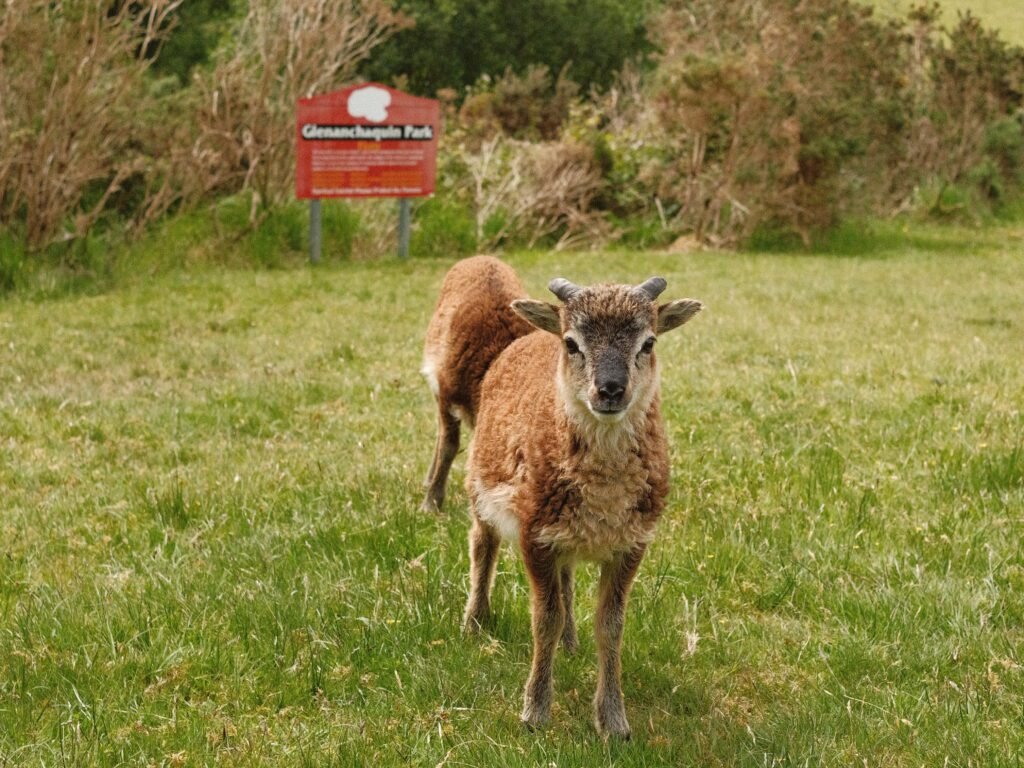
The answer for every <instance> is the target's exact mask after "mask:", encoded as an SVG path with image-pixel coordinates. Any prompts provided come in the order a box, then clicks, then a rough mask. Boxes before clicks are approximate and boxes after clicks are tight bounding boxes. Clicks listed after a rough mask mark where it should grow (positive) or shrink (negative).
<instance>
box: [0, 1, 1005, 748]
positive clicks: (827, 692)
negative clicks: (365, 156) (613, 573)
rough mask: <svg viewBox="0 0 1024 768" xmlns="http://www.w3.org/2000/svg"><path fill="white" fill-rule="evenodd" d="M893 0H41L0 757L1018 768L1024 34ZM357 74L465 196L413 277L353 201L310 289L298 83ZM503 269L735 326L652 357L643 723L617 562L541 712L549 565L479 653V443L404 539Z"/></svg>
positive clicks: (14, 409) (20, 209)
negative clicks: (458, 312) (598, 619)
mask: <svg viewBox="0 0 1024 768" xmlns="http://www.w3.org/2000/svg"><path fill="white" fill-rule="evenodd" d="M877 10H878V12H872V10H871V9H870V8H868V7H866V6H863V5H860V4H856V3H851V2H843V1H841V0H804V1H803V2H793V1H791V0H718V1H717V2H710V0H647V1H646V2H640V3H637V2H628V1H627V0H621V1H619V0H595V1H593V2H586V3H584V2H577V1H575V0H513V1H509V2H500V3H499V2H492V0H476V1H475V2H470V0H439V1H438V2H423V1H422V0H399V2H396V3H393V4H392V3H388V2H386V1H385V0H365V1H356V0H250V1H249V2H241V1H240V0H188V1H187V2H179V0H145V1H143V2H133V3H124V2H110V1H107V0H8V2H6V3H5V4H4V5H3V7H2V8H0V766H7V765H12V766H13V765H140V766H150V765H157V766H182V765H212V764H218V765H270V766H283V765H316V766H322V765H342V766H344V765H365V764H376V765H410V764H412V765H428V766H444V765H450V766H455V765H470V766H478V765H524V766H527V765H529V766H533V765H557V766H577V765H579V766H593V765H605V764H615V765H623V766H627V765H636V766H641V765H666V764H669V765H712V766H736V765H742V766H761V767H762V768H765V767H767V766H789V765H793V766H796V765H800V766H804V765H827V766H849V765H866V766H900V767H902V766H907V767H908V768H909V767H910V766H915V767H916V766H921V765H927V766H932V765H935V766H963V767H965V768H966V767H967V766H971V767H974V766H1019V765H1020V763H1021V761H1022V760H1024V672H1022V670H1024V667H1022V652H1024V633H1022V627H1024V601H1022V598H1021V595H1022V594H1024V555H1022V549H1021V546H1020V542H1021V535H1022V525H1024V440H1022V435H1024V415H1022V414H1024V409H1022V405H1024V368H1022V366H1021V365H1020V359H1021V356H1022V352H1024V347H1022V345H1021V341H1020V339H1021V329H1022V328H1024V301H1022V296H1024V268H1022V267H1024V261H1022V248H1024V225H1022V224H1021V221H1022V217H1024V205H1022V203H1021V192H1022V185H1024V127H1022V126H1024V122H1022V121H1024V113H1022V106H1024V52H1022V50H1021V48H1020V47H1019V45H1020V43H1022V42H1024V21H1022V19H1021V15H1020V11H1019V10H1017V9H1016V8H1015V7H1014V6H1013V5H1012V4H997V3H988V4H986V3H983V2H981V1H980V0H979V2H978V3H976V4H973V5H972V6H971V11H972V14H971V15H966V14H962V13H960V11H964V10H966V9H965V8H963V7H958V6H955V5H948V6H930V7H910V6H907V5H901V4H897V3H895V2H893V3H888V4H885V5H880V6H879V8H878V9H877ZM974 12H976V13H977V16H975V15H973V14H974ZM582 19H585V20H586V23H582V22H581V20H582ZM362 78H366V79H369V78H373V79H377V80H381V81H384V82H387V83H391V84H394V85H397V86H400V87H403V88H407V89H410V90H413V91H414V92H417V93H421V94H425V95H437V96H438V97H439V98H441V99H442V100H443V102H444V105H445V134H444V138H443V141H442V145H441V146H442V156H441V163H440V168H439V191H438V194H437V195H436V196H434V197H433V198H431V199H428V200H422V201H418V202H417V203H416V205H415V228H414V231H413V243H412V252H413V256H414V258H412V259H410V260H408V261H406V262H398V261H397V260H395V259H392V258H390V256H391V253H392V252H393V249H394V242H395V233H394V230H393V226H394V219H395V211H394V207H393V203H390V202H383V203H381V202H376V203H374V202H366V203H363V202H359V203H343V202H339V201H331V202H330V203H329V204H327V205H325V206H324V216H325V220H324V235H325V243H326V245H327V252H326V253H325V263H324V264H322V265H320V266H319V268H317V269H308V268H306V266H305V264H304V256H305V252H306V248H307V242H306V226H307V221H306V209H305V206H304V205H302V204H298V203H296V202H295V201H294V200H291V199H290V194H291V193H290V189H291V185H292V176H291V174H292V165H291V164H292V152H293V148H292V147H291V143H290V142H291V140H292V136H293V133H294V127H293V112H292V109H293V104H294V100H295V98H297V97H298V96H301V95H305V94H306V93H312V92H322V91H325V90H331V89H333V88H335V87H339V86H341V85H343V84H346V83H348V82H351V81H353V80H358V79H362ZM484 249H487V250H498V251H502V252H503V254H504V257H505V258H506V259H508V260H509V261H510V263H512V264H513V266H514V267H515V268H516V269H517V271H518V272H519V273H520V274H521V275H522V276H523V278H524V280H525V282H526V284H527V286H528V288H529V289H530V291H531V293H532V294H533V295H538V296H539V295H543V292H544V285H545V284H546V282H547V280H548V279H549V278H550V277H551V276H552V275H554V274H559V273H560V274H565V275H567V276H569V277H572V278H573V279H574V280H577V281H579V282H591V281H599V280H602V281H603V280H621V281H636V280H638V279H641V278H643V277H646V276H648V275H649V274H655V273H658V274H663V275H665V276H666V277H667V278H668V281H669V286H670V288H669V290H670V291H671V292H672V294H673V295H675V296H680V295H687V294H688V295H693V296H696V297H698V298H700V299H702V300H704V301H705V302H706V304H707V305H708V310H707V312H705V313H702V315H701V317H700V318H699V319H698V320H696V321H694V322H693V323H691V324H689V325H688V326H687V328H686V329H685V330H684V332H682V333H680V334H678V335H675V334H673V335H672V336H671V337H667V338H666V340H665V343H664V346H663V347H659V355H660V359H661V365H662V366H663V387H664V395H665V412H666V417H667V422H668V428H669V432H670V437H671V443H672V448H673V451H672V456H673V487H672V495H671V499H670V504H669V507H668V510H667V513H666V516H665V519H664V521H663V525H662V527H661V529H660V531H661V536H660V537H659V539H658V540H657V541H656V542H655V544H654V546H653V548H652V552H651V555H650V557H649V559H648V560H647V562H645V565H644V568H643V570H642V572H641V575H640V578H639V580H638V584H637V588H636V592H635V594H634V598H633V601H632V604H631V609H630V611H629V614H628V626H627V630H626V637H627V642H626V648H625V650H626V653H625V658H624V667H625V679H624V682H625V689H626V696H627V709H628V713H629V716H630V718H631V723H632V725H633V729H634V739H633V741H632V742H630V743H628V744H617V743H609V744H606V743H604V742H602V741H601V740H600V739H599V738H598V737H597V736H596V735H595V733H594V731H593V729H592V727H591V725H590V722H589V721H590V703H589V699H590V697H591V695H592V692H593V688H594V665H593V657H594V647H593V641H592V640H591V639H590V637H589V635H590V633H589V631H588V628H589V625H590V622H591V621H592V588H593V586H594V585H593V579H594V574H593V572H592V571H591V570H590V569H584V570H583V571H582V573H581V588H580V590H579V596H578V615H579V617H580V621H581V635H582V637H583V645H582V648H581V652H580V653H579V654H578V655H577V656H575V657H566V656H560V657H559V659H558V662H557V668H556V702H557V703H556V708H555V712H554V721H553V724H552V726H551V728H549V729H548V730H546V731H544V732H542V733H537V734H531V733H527V732H525V731H523V729H522V728H521V727H520V725H519V723H518V720H517V712H518V707H519V703H520V697H521V691H522V684H523V680H524V679H525V674H526V667H527V664H528V659H529V653H530V637H529V617H528V599H527V595H526V590H525V581H524V578H523V574H522V572H521V566H520V564H519V563H518V561H517V560H516V558H515V557H514V556H512V555H511V553H506V554H505V556H504V558H503V560H502V563H501V566H500V573H499V579H498V584H497V588H496V590H497V591H496V598H495V599H496V609H497V614H498V619H497V622H496V624H495V625H494V626H493V627H491V628H490V631H489V633H488V634H487V635H486V636H485V637H484V638H483V639H482V640H481V639H479V638H464V637H462V635H461V634H460V633H459V631H458V625H459V621H458V619H459V615H460V611H461V607H462V603H463V600H464V596H465V590H466V581H467V562H466V543H465V536H466V528H467V525H466V519H465V516H464V514H463V510H464V507H465V504H466V500H465V496H464V494H463V493H462V492H461V489H460V480H461V471H460V468H459V466H458V465H459V463H460V462H457V467H456V472H455V477H454V478H453V480H452V484H451V488H452V491H451V494H452V497H451V499H450V505H449V510H450V511H449V512H448V513H447V514H444V515H439V516H434V515H425V514H423V513H421V512H418V511H417V510H416V506H417V502H418V500H419V495H420V488H419V480H420V478H421V477H422V475H423V474H424V471H425V469H426V463H427V461H428V459H429V451H430V448H431V446H432V443H433V434H432V430H433V424H432V418H433V410H432V404H431V403H430V397H429V393H428V392H427V390H426V388H425V386H423V384H422V382H421V381H420V380H419V377H418V375H417V373H416V371H417V369H418V363H419V359H418V358H419V354H420V340H421V334H422V329H423V328H424V326H425V324H426V321H427V318H428V317H429V314H430V312H431V310H432V307H433V301H434V300H435V297H436V292H437V288H438V286H439V285H440V281H441V280H442V277H443V274H444V272H445V270H446V269H447V268H448V266H449V265H450V264H451V262H452V261H453V260H454V259H456V258H458V257H459V256H461V255H465V254H469V253H472V252H474V251H476V250H484Z"/></svg>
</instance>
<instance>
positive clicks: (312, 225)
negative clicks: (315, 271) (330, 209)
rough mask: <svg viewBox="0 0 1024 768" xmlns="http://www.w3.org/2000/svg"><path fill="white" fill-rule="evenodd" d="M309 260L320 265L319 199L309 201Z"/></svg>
mask: <svg viewBox="0 0 1024 768" xmlns="http://www.w3.org/2000/svg"><path fill="white" fill-rule="evenodd" d="M309 260H310V262H311V263H313V264H319V263H320V198H318V197H315V198H313V199H312V200H310V201H309Z"/></svg>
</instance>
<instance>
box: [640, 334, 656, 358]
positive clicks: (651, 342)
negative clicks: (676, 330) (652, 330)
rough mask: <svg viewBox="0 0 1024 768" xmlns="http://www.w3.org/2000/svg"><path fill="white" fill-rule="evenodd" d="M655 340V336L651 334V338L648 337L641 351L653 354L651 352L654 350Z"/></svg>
mask: <svg viewBox="0 0 1024 768" xmlns="http://www.w3.org/2000/svg"><path fill="white" fill-rule="evenodd" d="M654 341H655V339H654V337H653V336H651V337H650V338H649V339H647V341H645V342H644V345H643V346H642V347H640V351H641V352H643V353H644V354H645V355H649V354H651V352H653V351H654Z"/></svg>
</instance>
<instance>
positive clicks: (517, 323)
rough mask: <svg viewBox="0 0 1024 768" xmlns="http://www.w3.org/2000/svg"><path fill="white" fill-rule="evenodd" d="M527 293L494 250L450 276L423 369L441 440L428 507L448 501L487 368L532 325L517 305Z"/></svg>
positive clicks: (429, 332)
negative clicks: (462, 428) (463, 428)
mask: <svg viewBox="0 0 1024 768" xmlns="http://www.w3.org/2000/svg"><path fill="white" fill-rule="evenodd" d="M525 295H526V291H525V290H524V289H523V286H522V284H521V283H520V282H519V278H518V277H516V273H515V272H514V271H512V268H511V267H509V266H508V265H507V264H504V263H503V262H501V261H498V259H495V258H493V257H491V256H474V257H472V258H469V259H464V260H462V261H460V262H458V263H457V264H456V265H455V266H454V267H452V268H451V270H450V271H449V272H448V274H447V275H446V276H445V279H444V284H443V285H442V286H441V295H440V297H439V298H438V300H437V308H436V309H435V310H434V315H433V317H431V319H430V324H429V325H428V326H427V337H426V342H425V343H424V349H423V368H422V373H423V375H424V376H425V377H426V379H427V383H428V385H429V386H430V390H431V391H432V392H433V393H434V399H435V400H436V402H437V444H436V446H435V448H434V459H433V461H432V462H431V465H430V471H429V472H428V473H427V479H426V486H427V492H426V496H425V497H424V499H423V509H426V510H436V509H440V508H441V505H442V504H443V503H444V494H445V485H446V484H447V482H448V471H449V470H450V469H451V466H452V461H453V460H454V459H455V454H456V453H458V450H459V425H460V422H462V423H465V424H466V425H467V426H468V427H470V428H472V427H473V423H474V422H475V421H476V412H477V408H478V407H479V403H480V384H481V382H483V378H484V374H485V373H487V369H488V368H489V367H490V365H491V363H492V362H493V360H494V358H496V357H497V356H498V354H499V353H500V352H501V351H502V350H503V349H505V347H507V346H508V345H509V344H511V343H512V342H513V341H514V340H515V339H517V338H518V337H520V336H523V335H525V334H527V333H530V332H531V331H532V330H533V327H532V326H531V325H530V324H529V323H527V322H526V321H525V320H523V319H521V318H520V317H519V316H518V315H517V314H516V313H515V312H514V311H513V309H512V302H513V301H515V300H516V299H520V298H522V297H524V296H525Z"/></svg>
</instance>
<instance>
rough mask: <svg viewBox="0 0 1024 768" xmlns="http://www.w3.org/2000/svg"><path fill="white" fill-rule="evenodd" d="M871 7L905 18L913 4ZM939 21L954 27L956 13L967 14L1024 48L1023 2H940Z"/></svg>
mask: <svg viewBox="0 0 1024 768" xmlns="http://www.w3.org/2000/svg"><path fill="white" fill-rule="evenodd" d="M872 4H873V5H874V6H875V7H876V8H878V10H880V11H881V12H882V13H884V14H886V15H888V16H901V17H902V16H905V15H906V13H907V12H908V11H910V9H911V8H913V7H914V6H915V5H920V3H916V2H914V1H913V0H872ZM939 6H940V7H941V8H942V18H943V21H944V22H945V23H946V24H947V25H954V24H956V20H957V13H964V12H967V11H970V12H971V13H972V14H973V15H974V16H977V17H978V18H979V19H980V20H981V22H982V23H983V24H984V25H985V26H986V27H989V28H993V29H998V30H999V33H1000V35H1001V36H1002V38H1003V39H1004V40H1006V41H1007V42H1010V43H1014V44H1015V45H1024V3H1020V2H1013V1H1012V0H1011V1H1009V2H1007V0H939Z"/></svg>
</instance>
